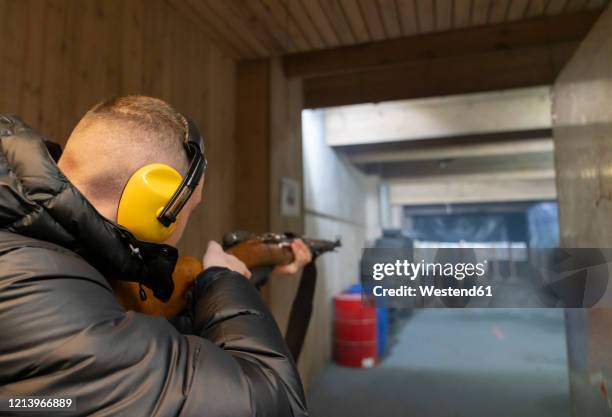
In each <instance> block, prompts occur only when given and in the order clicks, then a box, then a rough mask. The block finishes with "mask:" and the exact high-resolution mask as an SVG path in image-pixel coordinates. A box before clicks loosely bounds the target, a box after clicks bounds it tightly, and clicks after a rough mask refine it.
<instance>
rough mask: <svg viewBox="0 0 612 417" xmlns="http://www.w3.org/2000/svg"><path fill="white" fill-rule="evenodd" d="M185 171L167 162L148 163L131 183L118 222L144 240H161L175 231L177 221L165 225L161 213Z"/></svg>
mask: <svg viewBox="0 0 612 417" xmlns="http://www.w3.org/2000/svg"><path fill="white" fill-rule="evenodd" d="M181 180H182V177H181V174H179V173H178V171H176V170H175V169H174V168H172V167H171V166H169V165H165V164H150V165H145V166H144V167H142V168H140V169H139V170H138V171H136V172H135V173H134V174H133V175H132V176H131V177H130V179H129V181H128V182H127V184H126V186H125V188H124V189H123V193H122V194H121V200H119V208H118V210H117V223H119V224H120V225H121V226H123V227H125V228H127V229H128V230H129V231H130V232H132V233H133V234H134V236H136V238H138V239H140V240H144V241H147V242H157V243H161V242H163V241H165V240H166V239H167V238H168V237H169V236H170V234H171V233H172V231H173V230H174V225H175V223H173V224H171V225H170V226H169V227H165V226H164V225H163V224H161V223H160V222H159V220H157V216H158V215H159V213H160V212H161V210H162V209H163V208H164V206H165V205H166V203H168V201H170V198H171V197H172V195H173V194H174V192H175V191H176V190H177V188H178V187H179V185H180V184H181Z"/></svg>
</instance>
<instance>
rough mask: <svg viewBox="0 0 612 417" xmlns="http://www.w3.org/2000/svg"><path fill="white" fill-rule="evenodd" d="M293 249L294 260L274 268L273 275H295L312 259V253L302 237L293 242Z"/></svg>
mask: <svg viewBox="0 0 612 417" xmlns="http://www.w3.org/2000/svg"><path fill="white" fill-rule="evenodd" d="M291 250H292V251H293V257H294V259H293V262H291V263H290V264H287V265H279V266H277V267H276V268H274V269H273V270H272V275H295V274H297V273H298V272H301V270H302V268H304V266H306V264H308V263H310V261H312V253H311V252H310V249H309V248H308V246H306V244H305V243H304V241H303V240H302V239H295V240H294V241H293V242H291Z"/></svg>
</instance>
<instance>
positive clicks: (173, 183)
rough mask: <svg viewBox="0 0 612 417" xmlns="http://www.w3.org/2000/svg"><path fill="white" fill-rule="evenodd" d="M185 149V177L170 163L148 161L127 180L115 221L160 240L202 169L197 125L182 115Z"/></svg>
mask: <svg viewBox="0 0 612 417" xmlns="http://www.w3.org/2000/svg"><path fill="white" fill-rule="evenodd" d="M185 127H186V134H185V142H184V146H185V151H186V152H187V155H188V157H189V158H190V163H189V168H188V169H187V173H186V174H185V177H181V175H180V174H179V173H178V172H177V171H176V170H175V169H174V168H172V167H171V166H169V165H165V164H149V165H146V166H144V167H142V168H140V169H138V170H137V171H136V172H135V173H134V174H133V175H132V176H131V177H130V179H129V180H128V183H127V184H126V186H125V188H124V190H123V193H122V195H121V200H120V201H119V208H118V210H117V222H118V223H119V224H120V225H122V226H124V227H126V228H127V229H128V230H130V231H131V232H132V233H133V234H134V236H136V238H138V239H140V240H144V241H148V242H158V243H161V242H163V241H165V240H166V239H167V238H168V237H169V236H170V234H171V233H172V231H173V230H174V222H176V219H177V218H178V215H179V213H180V211H181V210H182V208H183V207H184V206H185V203H186V202H187V201H188V200H189V197H191V195H192V194H193V191H194V190H195V188H196V187H197V186H198V183H199V182H200V179H201V178H202V176H203V175H204V171H205V169H206V158H205V157H204V140H203V139H202V137H201V135H200V133H199V131H198V129H197V127H196V126H195V124H194V123H193V122H191V121H190V120H189V119H187V118H185Z"/></svg>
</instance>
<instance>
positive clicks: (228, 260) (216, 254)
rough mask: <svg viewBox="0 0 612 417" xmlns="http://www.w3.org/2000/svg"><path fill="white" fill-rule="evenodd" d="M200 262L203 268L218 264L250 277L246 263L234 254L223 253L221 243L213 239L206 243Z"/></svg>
mask: <svg viewBox="0 0 612 417" xmlns="http://www.w3.org/2000/svg"><path fill="white" fill-rule="evenodd" d="M202 264H203V265H204V269H207V268H210V267H213V266H220V267H223V268H227V269H229V270H232V271H234V272H238V273H239V274H242V275H244V276H245V277H247V278H251V271H249V269H248V268H247V267H246V265H245V264H244V263H243V262H242V261H241V260H240V259H238V258H236V257H235V256H233V255H229V254H227V253H225V252H224V251H223V248H222V247H221V245H219V244H218V243H217V242H215V241H213V240H211V241H210V242H209V243H208V248H207V249H206V253H205V254H204V259H203V260H202Z"/></svg>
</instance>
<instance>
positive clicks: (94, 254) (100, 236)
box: [0, 115, 178, 299]
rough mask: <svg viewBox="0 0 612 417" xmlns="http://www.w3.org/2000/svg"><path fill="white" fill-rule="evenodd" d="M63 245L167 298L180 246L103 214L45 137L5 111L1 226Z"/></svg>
mask: <svg viewBox="0 0 612 417" xmlns="http://www.w3.org/2000/svg"><path fill="white" fill-rule="evenodd" d="M1 229H4V230H8V231H10V232H13V233H17V234H20V235H23V236H28V237H31V238H34V239H39V240H43V241H47V242H51V243H55V244H58V245H60V246H63V247H65V248H67V249H69V250H71V251H73V252H76V253H77V254H79V255H80V256H82V257H83V258H84V259H85V260H86V261H88V262H89V263H90V264H92V265H93V266H94V267H95V268H96V269H98V270H99V271H100V272H102V273H104V274H112V275H114V276H117V277H118V278H120V279H123V280H126V281H136V282H140V283H142V284H143V285H145V286H147V287H149V288H151V290H153V293H154V294H155V296H156V297H157V298H160V299H167V298H169V297H170V295H171V294H172V291H173V289H174V285H173V281H172V271H173V270H174V266H175V264H176V260H177V258H178V252H177V250H176V248H174V247H171V246H168V245H162V244H155V243H148V242H142V241H139V240H137V239H136V238H135V237H134V236H133V235H132V234H131V233H130V232H129V231H128V230H127V229H125V228H123V227H121V226H119V225H118V224H116V223H113V222H111V221H109V220H108V219H106V218H105V217H103V216H102V215H101V214H99V213H98V212H97V211H96V209H95V208H94V207H93V206H92V205H91V204H90V203H89V202H88V201H87V200H86V199H85V197H84V196H83V195H82V194H81V193H80V192H79V191H78V190H77V189H76V187H74V186H73V185H72V184H71V183H70V181H68V179H67V178H66V177H65V176H64V175H63V174H62V172H61V171H60V170H59V168H58V167H57V165H56V164H55V162H54V161H53V159H52V158H51V156H50V154H49V152H48V151H47V148H46V146H45V143H44V138H43V137H42V136H41V135H40V134H39V133H37V132H36V131H34V130H33V129H31V128H30V127H28V126H27V125H26V124H25V123H23V122H22V121H21V120H20V119H19V118H17V117H14V116H3V115H0V230H1Z"/></svg>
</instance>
